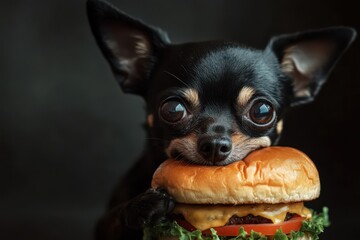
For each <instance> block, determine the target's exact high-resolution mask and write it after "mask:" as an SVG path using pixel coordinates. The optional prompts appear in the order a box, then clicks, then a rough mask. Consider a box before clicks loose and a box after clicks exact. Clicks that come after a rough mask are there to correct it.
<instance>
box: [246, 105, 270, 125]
mask: <svg viewBox="0 0 360 240" xmlns="http://www.w3.org/2000/svg"><path fill="white" fill-rule="evenodd" d="M248 117H249V118H250V120H251V121H252V122H253V123H255V124H257V125H267V124H268V123H270V122H272V120H273V119H274V117H275V111H274V108H273V107H272V105H271V104H270V103H269V102H267V101H265V100H258V101H255V102H254V104H253V105H252V106H251V108H250V110H249V113H248Z"/></svg>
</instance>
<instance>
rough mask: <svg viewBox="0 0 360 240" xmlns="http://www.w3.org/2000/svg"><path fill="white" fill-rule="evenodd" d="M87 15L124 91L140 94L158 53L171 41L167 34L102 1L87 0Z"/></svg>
mask: <svg viewBox="0 0 360 240" xmlns="http://www.w3.org/2000/svg"><path fill="white" fill-rule="evenodd" d="M87 15H88V20H89V23H90V27H91V30H92V33H93V35H94V37H95V39H96V42H97V44H98V46H99V47H100V49H101V51H102V53H103V55H104V56H105V58H106V60H107V61H108V62H109V64H110V66H111V69H112V71H113V73H114V75H115V78H116V80H117V81H118V83H119V84H120V86H121V88H122V89H123V91H124V92H126V93H134V94H139V95H143V94H144V93H145V91H146V85H147V81H146V80H147V78H148V77H149V75H150V72H151V70H152V67H153V66H154V64H155V62H156V58H157V55H158V54H159V52H160V51H161V48H163V47H164V46H165V45H167V44H169V43H170V41H169V39H168V37H167V35H166V33H165V32H163V31H161V30H160V29H158V28H154V27H152V26H149V25H146V24H145V23H143V22H142V21H141V20H139V19H135V18H132V17H130V16H128V15H127V14H125V13H123V12H121V11H120V10H118V9H117V8H116V7H114V6H112V5H111V4H110V3H108V2H106V1H104V0H88V1H87Z"/></svg>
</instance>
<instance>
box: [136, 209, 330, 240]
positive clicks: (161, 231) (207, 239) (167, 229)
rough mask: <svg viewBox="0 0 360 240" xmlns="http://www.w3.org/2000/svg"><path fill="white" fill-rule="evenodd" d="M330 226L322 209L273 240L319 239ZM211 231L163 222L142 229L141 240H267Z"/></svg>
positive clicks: (243, 232) (241, 234) (251, 235)
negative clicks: (168, 239) (167, 238)
mask: <svg viewBox="0 0 360 240" xmlns="http://www.w3.org/2000/svg"><path fill="white" fill-rule="evenodd" d="M328 226H330V221H329V210H328V208H327V207H324V208H323V210H322V212H320V213H316V212H314V211H313V215H312V218H311V219H309V220H305V221H304V222H303V224H302V226H301V228H300V230H299V231H297V232H294V231H292V232H291V233H290V234H288V235H286V234H284V233H283V232H282V231H281V229H279V230H277V231H276V234H275V235H274V236H273V240H296V239H301V238H302V237H303V236H305V235H306V236H311V237H312V239H313V240H317V239H319V234H321V233H322V232H323V231H324V229H325V227H328ZM210 230H211V235H207V236H204V235H202V234H201V231H200V230H196V231H192V232H190V231H188V230H186V229H184V228H182V227H181V226H180V225H179V224H177V222H176V221H171V222H170V221H165V222H161V223H159V224H157V225H155V226H152V227H147V228H145V229H144V238H143V240H156V239H158V237H159V236H173V237H178V238H179V240H195V239H196V240H267V239H268V238H267V237H266V236H264V235H261V234H260V233H257V232H254V231H251V232H250V233H247V232H245V231H244V229H243V228H240V230H239V235H238V236H236V237H222V236H218V235H217V234H216V231H215V230H214V229H210Z"/></svg>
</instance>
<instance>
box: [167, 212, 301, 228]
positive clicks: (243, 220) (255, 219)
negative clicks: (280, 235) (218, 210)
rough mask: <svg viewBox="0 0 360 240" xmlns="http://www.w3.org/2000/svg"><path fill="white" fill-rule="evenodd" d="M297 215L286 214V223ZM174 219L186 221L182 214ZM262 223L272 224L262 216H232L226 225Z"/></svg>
mask: <svg viewBox="0 0 360 240" xmlns="http://www.w3.org/2000/svg"><path fill="white" fill-rule="evenodd" d="M296 215H297V214H295V213H289V212H288V213H286V216H285V219H284V221H288V220H290V219H291V218H292V217H294V216H296ZM172 218H173V219H175V220H176V219H181V220H185V218H184V216H182V215H181V214H172ZM261 223H272V221H271V220H270V219H268V218H264V217H261V216H254V215H252V214H249V215H246V216H244V217H238V216H236V215H234V216H232V217H231V218H230V219H229V221H228V222H227V223H226V224H225V225H238V224H261Z"/></svg>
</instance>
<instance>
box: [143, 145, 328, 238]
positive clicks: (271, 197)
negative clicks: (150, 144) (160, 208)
mask: <svg viewBox="0 0 360 240" xmlns="http://www.w3.org/2000/svg"><path fill="white" fill-rule="evenodd" d="M152 187H153V188H162V189H165V190H166V191H167V192H168V193H169V194H170V195H171V196H172V197H173V198H174V200H175V202H176V204H175V208H174V210H173V211H172V212H171V214H170V216H169V217H168V219H167V220H165V221H163V222H160V223H159V224H157V225H155V226H151V227H147V228H146V229H145V230H144V239H147V240H148V239H198V240H201V239H203V240H205V239H206V240H208V239H209V240H210V239H212V240H215V239H232V240H245V239H249V240H250V239H251V240H255V239H261V240H265V239H274V240H284V239H318V235H319V234H320V233H321V232H323V230H324V227H326V226H328V225H329V220H328V214H327V208H323V212H321V213H315V212H314V211H312V210H310V209H308V208H307V207H305V206H304V202H306V201H311V200H314V199H316V198H318V197H319V195H320V179H319V174H318V171H317V169H316V166H315V165H314V163H313V162H312V161H311V159H310V158H309V157H308V156H307V155H305V154H304V153H303V152H301V151H299V150H297V149H294V148H290V147H267V148H262V149H259V150H256V151H253V152H252V153H250V154H249V155H248V156H247V157H246V158H245V159H243V160H241V161H236V162H234V163H231V164H229V165H226V166H200V165H195V164H191V163H188V162H185V161H181V160H175V159H169V160H166V161H165V162H163V163H162V164H161V165H160V166H159V168H158V169H157V170H156V171H155V173H154V175H153V180H152Z"/></svg>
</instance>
